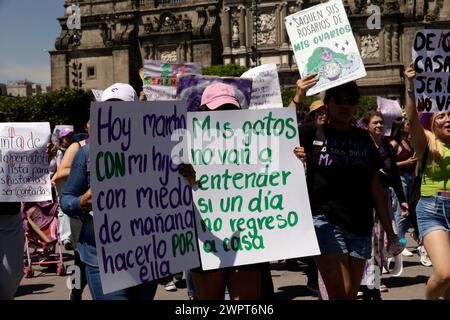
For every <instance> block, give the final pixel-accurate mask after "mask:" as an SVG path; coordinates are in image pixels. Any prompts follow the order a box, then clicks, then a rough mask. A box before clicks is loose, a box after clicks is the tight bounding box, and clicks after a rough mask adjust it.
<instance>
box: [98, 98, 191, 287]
mask: <svg viewBox="0 0 450 320" xmlns="http://www.w3.org/2000/svg"><path fill="white" fill-rule="evenodd" d="M184 128H186V108H185V106H184V103H182V102H180V101H170V102H169V101H152V102H123V101H120V102H96V103H93V104H92V105H91V130H90V132H91V138H90V145H91V146H90V170H91V175H90V176H91V187H92V194H93V200H92V203H93V212H94V214H93V216H94V228H95V241H96V244H97V254H98V259H99V267H100V274H101V280H102V287H103V291H104V293H109V292H112V291H116V290H119V289H123V288H127V287H131V286H135V285H138V284H140V283H142V282H145V281H150V280H154V279H158V278H161V277H165V276H168V275H171V274H174V273H178V272H181V271H184V270H187V269H191V268H195V267H197V266H198V265H199V261H198V253H197V244H196V238H195V233H194V221H193V219H194V217H193V212H192V195H191V187H190V186H189V185H187V183H186V179H185V178H184V177H182V176H181V175H180V174H179V172H178V165H177V164H175V163H174V162H173V161H172V157H171V153H172V149H173V148H174V147H175V146H176V145H178V141H172V139H171V136H172V134H173V133H174V132H175V131H176V130H178V129H184ZM183 132H184V130H183Z"/></svg>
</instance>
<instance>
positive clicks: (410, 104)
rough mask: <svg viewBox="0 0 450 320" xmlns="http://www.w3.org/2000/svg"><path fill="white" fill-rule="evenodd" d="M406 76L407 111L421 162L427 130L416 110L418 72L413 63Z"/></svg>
mask: <svg viewBox="0 0 450 320" xmlns="http://www.w3.org/2000/svg"><path fill="white" fill-rule="evenodd" d="M405 76H406V81H407V83H406V85H407V89H408V94H407V97H406V108H405V111H406V115H407V117H408V120H409V124H410V130H411V144H412V146H413V148H414V150H415V151H416V155H417V158H418V159H419V160H420V159H422V157H423V154H424V153H425V149H426V147H427V138H426V135H425V129H424V128H423V127H422V125H421V124H420V120H419V114H418V113H417V109H416V101H415V96H414V77H415V76H416V71H415V70H414V67H413V64H412V63H411V64H410V65H409V67H408V68H407V69H406V71H405Z"/></svg>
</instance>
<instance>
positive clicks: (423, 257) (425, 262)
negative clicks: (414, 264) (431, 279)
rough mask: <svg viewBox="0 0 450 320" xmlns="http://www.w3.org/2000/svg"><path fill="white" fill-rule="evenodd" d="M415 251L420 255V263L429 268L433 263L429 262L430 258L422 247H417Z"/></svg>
mask: <svg viewBox="0 0 450 320" xmlns="http://www.w3.org/2000/svg"><path fill="white" fill-rule="evenodd" d="M417 251H419V255H420V263H421V264H422V265H424V266H425V267H431V266H432V265H433V263H432V262H431V260H430V257H428V253H427V250H425V247H424V246H419V247H418V248H417Z"/></svg>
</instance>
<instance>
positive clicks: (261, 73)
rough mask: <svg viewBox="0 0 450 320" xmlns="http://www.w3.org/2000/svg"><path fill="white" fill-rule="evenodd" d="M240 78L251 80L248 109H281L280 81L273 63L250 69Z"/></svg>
mask: <svg viewBox="0 0 450 320" xmlns="http://www.w3.org/2000/svg"><path fill="white" fill-rule="evenodd" d="M241 78H250V79H253V84H252V96H251V100H250V107H249V109H267V108H283V100H282V98H281V90H280V80H279V79H278V69H277V65H276V64H275V63H270V64H263V65H261V66H259V67H256V68H253V69H250V70H248V71H246V72H244V73H243V74H242V75H241Z"/></svg>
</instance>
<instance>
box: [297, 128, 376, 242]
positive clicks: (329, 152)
mask: <svg viewBox="0 0 450 320" xmlns="http://www.w3.org/2000/svg"><path fill="white" fill-rule="evenodd" d="M317 128H319V127H317ZM317 128H316V126H315V125H313V124H305V125H303V126H301V127H300V131H299V133H300V145H301V146H303V147H304V148H305V152H306V162H307V165H306V180H307V184H308V193H309V199H310V203H311V207H312V209H313V215H314V214H319V213H323V214H325V215H326V216H327V218H328V219H329V221H330V222H331V223H333V224H335V225H337V226H338V227H341V228H342V229H344V230H346V231H348V232H351V233H354V234H357V235H371V233H372V226H373V200H372V191H371V186H370V176H371V175H372V174H373V173H374V172H375V171H377V170H379V168H381V160H380V156H379V154H378V151H377V149H376V147H375V145H374V143H373V140H372V138H371V137H370V136H369V134H368V133H367V132H366V131H365V130H363V129H359V128H355V127H352V128H351V129H350V130H346V131H342V130H336V129H334V128H332V127H331V126H330V125H328V124H325V125H324V126H323V127H322V130H323V134H322V135H323V136H324V138H325V139H324V140H325V142H324V144H323V145H322V146H320V147H319V148H320V153H319V152H318V150H317V148H318V147H316V146H318V145H320V140H317V135H316V130H320V128H319V129H317ZM314 145H316V146H314ZM314 211H316V212H314Z"/></svg>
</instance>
